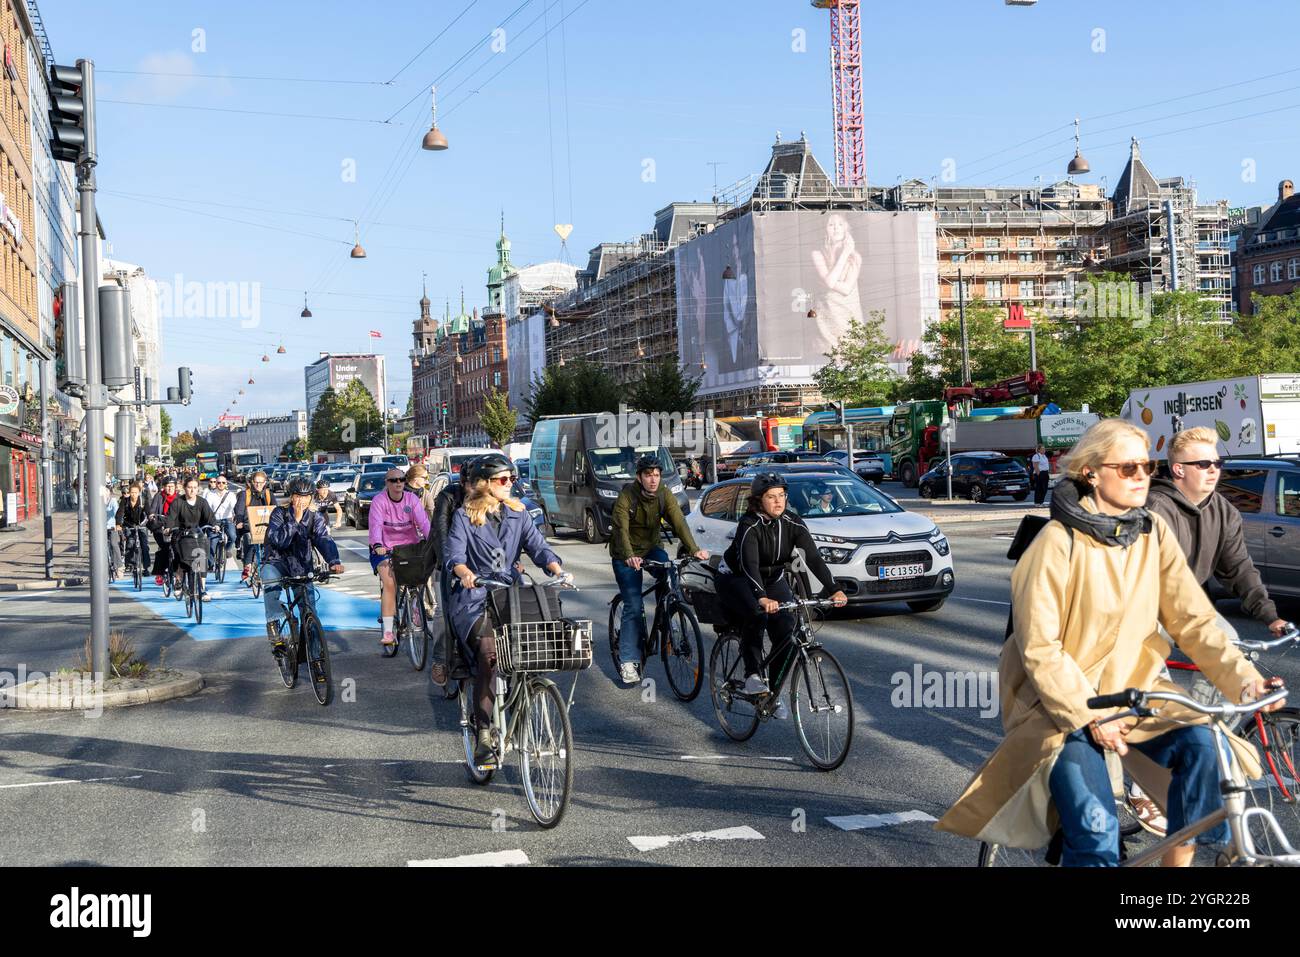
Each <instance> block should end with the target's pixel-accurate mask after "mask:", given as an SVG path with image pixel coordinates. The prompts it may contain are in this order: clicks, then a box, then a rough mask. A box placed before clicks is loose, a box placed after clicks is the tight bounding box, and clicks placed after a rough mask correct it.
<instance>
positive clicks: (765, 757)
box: [681, 754, 794, 761]
mask: <svg viewBox="0 0 1300 957" xmlns="http://www.w3.org/2000/svg"><path fill="white" fill-rule="evenodd" d="M733 758H757V759H758V760H759V761H793V760H794V758H791V757H786V756H785V755H777V754H755V755H751V754H683V755H682V758H681V759H682V760H683V761H730V760H732V759H733Z"/></svg>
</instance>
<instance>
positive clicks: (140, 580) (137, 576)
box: [131, 559, 144, 591]
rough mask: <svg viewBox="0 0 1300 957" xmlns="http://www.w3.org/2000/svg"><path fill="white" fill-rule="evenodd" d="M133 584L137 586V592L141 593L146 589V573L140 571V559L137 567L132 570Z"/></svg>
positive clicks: (137, 561)
mask: <svg viewBox="0 0 1300 957" xmlns="http://www.w3.org/2000/svg"><path fill="white" fill-rule="evenodd" d="M131 583H132V584H133V585H135V590H136V591H140V590H142V589H143V588H144V572H143V571H142V570H141V569H140V563H139V560H138V559H137V560H136V565H135V567H134V568H133V569H131Z"/></svg>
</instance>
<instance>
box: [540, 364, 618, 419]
mask: <svg viewBox="0 0 1300 957" xmlns="http://www.w3.org/2000/svg"><path fill="white" fill-rule="evenodd" d="M623 395H624V389H623V386H621V385H619V383H617V382H615V381H614V377H613V376H612V375H610V374H609V371H608V370H606V369H604V368H602V367H601V366H598V365H596V364H595V363H594V362H589V361H587V360H586V359H575V360H574V361H573V362H568V363H565V364H564V365H558V364H557V365H551V366H547V367H546V369H545V370H543V372H542V375H541V376H540V377H537V378H535V379H534V380H533V387H532V391H531V392H530V393H529V396H528V399H527V400H526V402H525V406H526V411H527V412H528V418H529V420H530V421H532V422H536V421H538V420H539V419H541V418H542V417H543V416H547V415H573V414H578V413H583V412H613V411H615V410H617V409H618V404H619V402H620V401H626V400H625V399H624V398H623Z"/></svg>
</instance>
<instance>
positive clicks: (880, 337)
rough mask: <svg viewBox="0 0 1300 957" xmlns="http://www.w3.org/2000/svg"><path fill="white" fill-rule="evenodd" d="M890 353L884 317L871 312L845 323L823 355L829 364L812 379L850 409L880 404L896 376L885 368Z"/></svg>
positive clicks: (891, 390) (890, 393)
mask: <svg viewBox="0 0 1300 957" xmlns="http://www.w3.org/2000/svg"><path fill="white" fill-rule="evenodd" d="M891 351H892V347H891V346H890V344H889V340H888V339H887V338H886V336H885V314H884V312H882V311H881V310H878V309H876V310H872V312H871V315H869V316H868V317H867V318H866V319H864V320H861V321H859V320H857V319H853V320H851V321H850V322H849V328H848V331H847V332H846V333H845V334H844V336H843V337H842V338H841V339H840V341H839V342H837V343H836V344H835V348H834V349H832V350H831V351H830V352H828V353H826V358H827V359H829V360H830V361H829V362H827V363H826V365H824V366H822V367H821V368H820V369H818V370H817V372H816V374H814V376H813V379H814V380H815V381H816V382H817V386H818V388H819V389H821V393H822V395H824V396H825V397H826V398H827V399H829V400H830V401H832V402H847V403H848V404H849V406H850V407H863V406H876V405H884V404H885V403H887V402H888V401H889V400H890V399H891V398H892V396H893V394H894V392H895V390H896V381H897V376H895V375H894V372H893V370H892V369H890V367H889V353H890V352H891Z"/></svg>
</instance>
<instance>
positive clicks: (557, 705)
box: [516, 678, 573, 828]
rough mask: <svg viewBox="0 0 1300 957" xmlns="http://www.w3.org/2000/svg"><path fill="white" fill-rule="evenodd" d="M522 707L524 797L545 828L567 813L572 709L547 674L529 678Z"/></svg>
mask: <svg viewBox="0 0 1300 957" xmlns="http://www.w3.org/2000/svg"><path fill="white" fill-rule="evenodd" d="M516 680H518V679H516ZM522 707H523V709H524V713H523V714H522V715H521V716H520V718H521V719H522V720H521V721H520V727H521V731H522V734H523V741H521V742H520V743H519V770H520V777H521V778H522V780H523V784H524V799H525V800H526V801H527V802H528V810H529V811H531V812H532V815H533V819H534V820H536V821H537V823H538V824H540V825H541V826H542V827H544V828H552V827H555V825H557V824H559V823H560V819H561V818H563V817H564V810H565V808H567V807H568V805H569V793H570V791H572V790H573V728H572V726H571V725H570V724H569V709H568V708H567V707H565V704H564V697H563V696H562V695H561V694H560V689H559V688H557V687H556V686H555V685H554V684H552V683H551V682H550V681H547V680H546V679H545V678H533V679H530V680H528V684H527V686H526V687H525V689H524V700H523V703H522Z"/></svg>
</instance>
